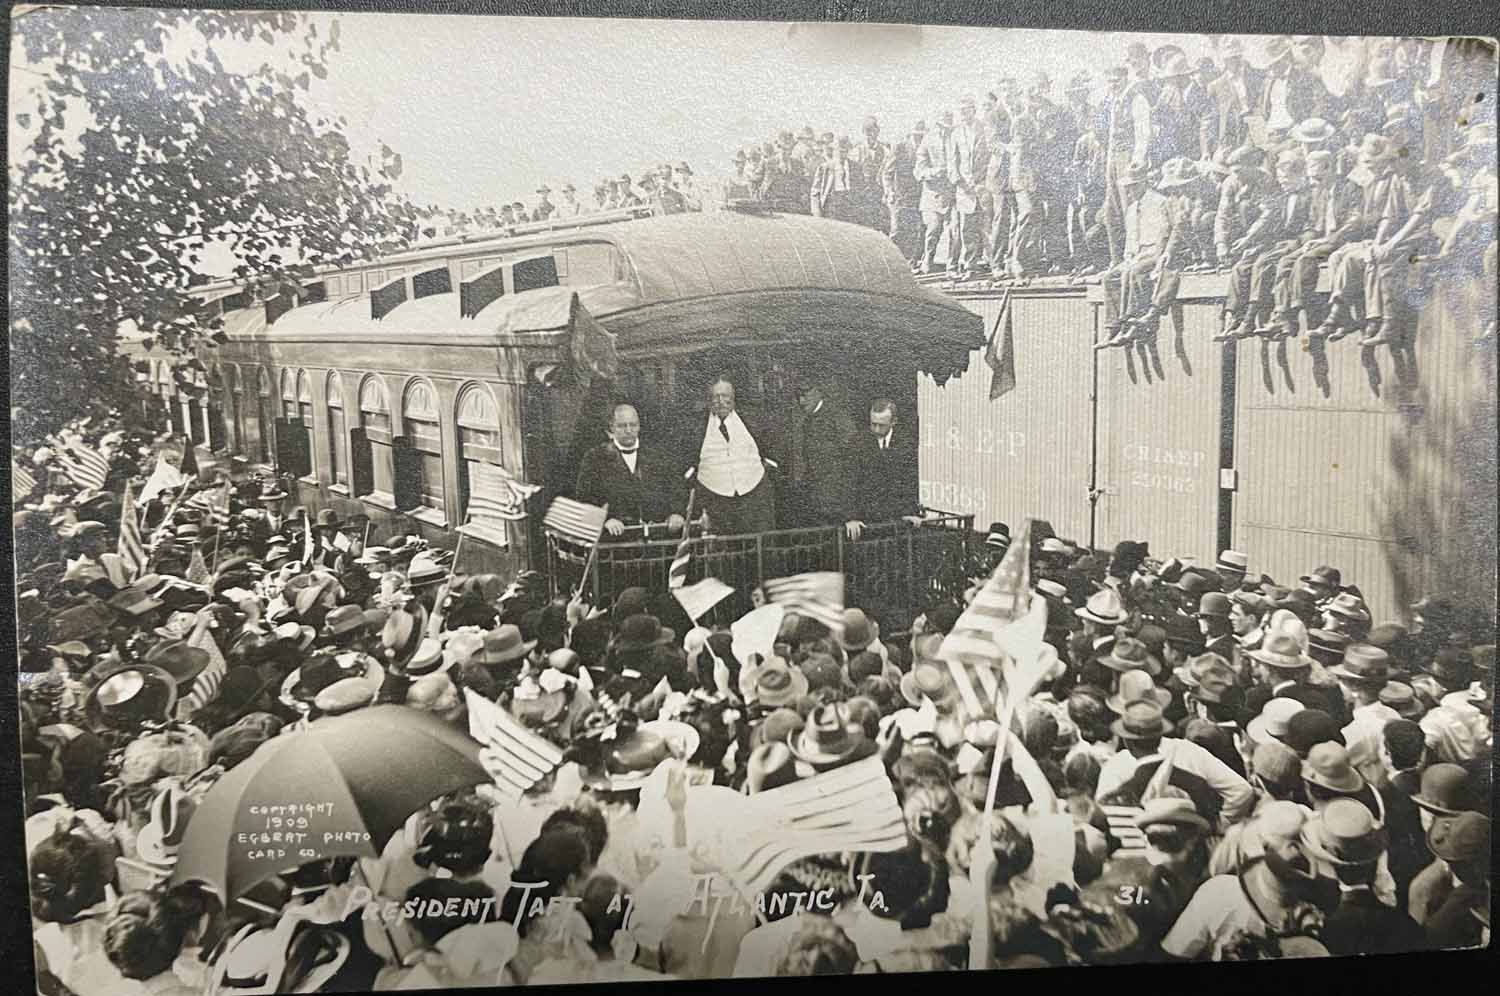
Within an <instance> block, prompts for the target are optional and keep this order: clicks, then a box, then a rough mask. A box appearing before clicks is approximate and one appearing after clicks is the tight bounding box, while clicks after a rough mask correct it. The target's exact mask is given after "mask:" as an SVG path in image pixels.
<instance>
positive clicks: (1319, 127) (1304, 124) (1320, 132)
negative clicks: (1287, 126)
mask: <svg viewBox="0 0 1500 996" xmlns="http://www.w3.org/2000/svg"><path fill="white" fill-rule="evenodd" d="M1337 133H1338V129H1336V128H1334V126H1333V125H1331V124H1329V123H1328V122H1327V121H1324V120H1323V119H1322V118H1308V119H1307V120H1305V121H1299V122H1298V123H1297V124H1296V125H1295V126H1294V127H1293V128H1292V130H1291V131H1290V132H1289V134H1290V135H1291V137H1292V140H1293V141H1296V142H1301V143H1302V144H1303V145H1317V144H1319V143H1321V142H1326V141H1328V140H1329V139H1330V138H1332V137H1333V136H1334V135H1336V134H1337Z"/></svg>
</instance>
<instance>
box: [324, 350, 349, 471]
mask: <svg viewBox="0 0 1500 996" xmlns="http://www.w3.org/2000/svg"><path fill="white" fill-rule="evenodd" d="M325 392H326V395H327V399H328V462H329V464H330V465H331V467H332V469H333V483H335V484H344V485H347V484H348V483H349V473H348V471H347V470H346V469H345V468H344V456H345V454H346V453H347V452H348V446H349V442H348V432H349V423H348V421H347V420H346V419H345V418H344V381H343V378H341V377H340V376H339V372H338V371H337V370H330V371H328V382H327V385H326V387H325Z"/></svg>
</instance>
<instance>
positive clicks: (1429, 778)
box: [1411, 761, 1473, 816]
mask: <svg viewBox="0 0 1500 996" xmlns="http://www.w3.org/2000/svg"><path fill="white" fill-rule="evenodd" d="M1411 801H1412V802H1414V803H1416V804H1417V805H1418V806H1420V807H1421V808H1422V809H1425V810H1427V811H1428V812H1429V813H1432V814H1434V815H1436V816H1457V815H1458V814H1459V813H1462V812H1464V811H1465V810H1467V809H1469V808H1470V807H1471V805H1472V803H1473V788H1472V786H1471V783H1470V781H1469V772H1468V769H1466V768H1464V767H1463V765H1460V764H1449V763H1447V762H1446V761H1443V762H1439V763H1437V764H1434V765H1430V766H1429V767H1428V768H1427V770H1426V771H1423V772H1422V785H1421V788H1419V789H1418V790H1417V793H1416V794H1415V795H1413V796H1412V797H1411Z"/></svg>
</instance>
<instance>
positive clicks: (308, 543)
mask: <svg viewBox="0 0 1500 996" xmlns="http://www.w3.org/2000/svg"><path fill="white" fill-rule="evenodd" d="M316 556H317V550H316V549H314V547H313V528H312V517H311V516H309V515H308V514H307V506H306V505H303V506H302V562H303V563H304V564H310V563H312V562H313V558H314V557H316Z"/></svg>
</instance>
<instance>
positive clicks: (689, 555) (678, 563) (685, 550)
mask: <svg viewBox="0 0 1500 996" xmlns="http://www.w3.org/2000/svg"><path fill="white" fill-rule="evenodd" d="M683 532H684V535H683V537H682V542H681V543H678V544H677V552H676V553H675V554H673V555H672V566H671V567H670V568H669V569H668V570H667V588H668V590H675V589H677V588H681V587H682V586H683V585H685V584H687V572H688V564H689V563H691V562H692V560H693V540H692V537H691V536H688V535H685V534H686V529H684V530H683Z"/></svg>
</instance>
